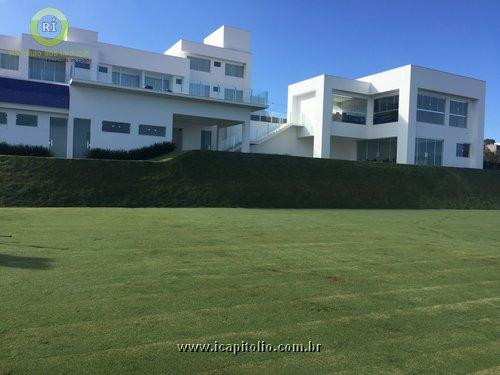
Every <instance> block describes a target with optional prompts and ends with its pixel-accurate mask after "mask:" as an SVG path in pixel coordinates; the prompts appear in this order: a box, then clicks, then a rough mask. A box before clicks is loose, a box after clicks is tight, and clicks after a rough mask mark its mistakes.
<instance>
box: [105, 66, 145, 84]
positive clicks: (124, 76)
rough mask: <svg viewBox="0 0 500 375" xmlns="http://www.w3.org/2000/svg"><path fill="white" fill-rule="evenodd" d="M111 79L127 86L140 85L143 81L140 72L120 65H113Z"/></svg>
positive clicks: (115, 82)
mask: <svg viewBox="0 0 500 375" xmlns="http://www.w3.org/2000/svg"><path fill="white" fill-rule="evenodd" d="M111 79H112V82H113V83H114V84H115V85H120V86H125V87H139V86H140V82H141V76H140V74H139V72H137V71H134V70H129V69H124V68H120V67H113V74H112V76H111Z"/></svg>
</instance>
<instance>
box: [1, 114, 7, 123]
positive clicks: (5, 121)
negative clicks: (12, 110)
mask: <svg viewBox="0 0 500 375" xmlns="http://www.w3.org/2000/svg"><path fill="white" fill-rule="evenodd" d="M0 124H7V113H5V112H0Z"/></svg>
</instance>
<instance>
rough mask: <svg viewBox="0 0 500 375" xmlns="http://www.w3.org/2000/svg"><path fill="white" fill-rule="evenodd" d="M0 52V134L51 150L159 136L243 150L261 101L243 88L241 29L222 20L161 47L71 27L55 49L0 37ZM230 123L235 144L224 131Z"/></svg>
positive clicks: (246, 77)
mask: <svg viewBox="0 0 500 375" xmlns="http://www.w3.org/2000/svg"><path fill="white" fill-rule="evenodd" d="M0 53H1V55H0V56H1V62H0V67H1V68H0V141H3V142H7V143H10V144H30V145H42V146H49V147H50V148H51V150H52V152H53V153H54V155H55V156H59V157H69V158H71V157H77V158H78V157H84V156H85V154H86V152H87V151H88V149H89V148H91V147H92V148H109V149H125V150H129V149H134V148H140V147H143V146H147V145H150V144H153V143H157V142H164V141H174V142H175V143H176V144H177V146H178V147H179V148H181V149H184V150H190V149H207V150H209V149H217V148H220V147H219V143H220V144H221V147H222V145H226V146H225V147H228V148H235V149H236V148H238V149H241V151H243V152H248V151H249V136H250V116H251V114H252V113H253V112H255V111H260V110H264V109H266V108H267V93H266V92H262V93H255V92H254V91H252V89H251V85H250V82H251V62H252V54H251V52H250V33H249V32H247V31H245V30H240V29H236V28H232V27H228V26H222V27H220V28H219V29H218V30H216V31H215V32H213V33H212V34H210V35H209V36H208V37H206V38H205V39H204V41H203V43H198V42H191V41H187V40H184V39H181V40H179V41H178V42H177V43H176V44H175V45H173V46H172V47H171V48H169V49H168V50H167V51H165V52H164V53H152V52H146V51H141V50H137V49H131V48H126V47H120V46H116V45H111V44H106V43H101V42H100V41H99V40H98V35H97V33H96V32H93V31H89V30H82V29H76V28H71V29H70V32H69V35H68V37H67V40H66V41H64V42H62V43H61V44H59V45H57V46H56V47H44V46H41V45H39V44H37V43H36V42H35V40H34V39H33V37H32V36H31V35H30V34H23V35H21V36H18V37H12V36H5V35H0ZM234 125H239V129H240V134H239V137H238V141H237V143H238V144H236V143H234V142H236V141H234V142H233V143H231V142H230V140H228V139H226V138H224V129H225V128H227V127H230V126H234ZM233 138H234V137H233ZM219 140H220V141H219Z"/></svg>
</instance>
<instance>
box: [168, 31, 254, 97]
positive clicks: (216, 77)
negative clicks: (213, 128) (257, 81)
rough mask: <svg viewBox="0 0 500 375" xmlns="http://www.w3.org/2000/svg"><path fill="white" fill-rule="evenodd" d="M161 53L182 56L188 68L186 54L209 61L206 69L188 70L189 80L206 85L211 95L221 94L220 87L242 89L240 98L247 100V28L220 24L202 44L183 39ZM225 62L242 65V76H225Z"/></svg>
mask: <svg viewBox="0 0 500 375" xmlns="http://www.w3.org/2000/svg"><path fill="white" fill-rule="evenodd" d="M236 47H239V48H236ZM165 55H169V56H177V57H181V58H183V60H185V61H187V62H188V68H189V60H188V59H187V57H188V56H194V57H200V58H204V59H208V60H210V72H203V71H197V70H190V72H189V73H190V76H189V79H190V82H191V83H194V84H198V83H201V84H204V85H209V86H210V95H211V97H223V95H224V89H225V88H228V89H238V90H243V98H244V100H245V101H246V102H248V101H249V100H250V95H251V77H252V64H251V63H252V54H251V52H250V33H249V32H248V31H245V30H241V29H236V28H231V27H227V26H222V27H221V28H219V29H217V30H216V31H215V32H213V33H212V34H211V35H209V36H208V37H206V38H205V39H204V42H203V43H197V42H192V41H188V40H185V39H181V40H179V41H178V42H177V43H175V44H174V45H173V46H172V47H171V48H169V49H168V50H167V51H165ZM214 61H219V62H221V66H220V67H216V66H214ZM225 63H234V64H237V65H244V75H243V78H239V77H232V76H226V74H225ZM213 86H220V88H221V92H220V93H219V96H218V94H217V93H216V92H214V91H213V89H212V88H213ZM188 89H189V87H188Z"/></svg>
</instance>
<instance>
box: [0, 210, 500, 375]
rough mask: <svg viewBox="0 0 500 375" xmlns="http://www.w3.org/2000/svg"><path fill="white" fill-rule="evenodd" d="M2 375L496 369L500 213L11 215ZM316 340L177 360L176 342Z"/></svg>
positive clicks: (0, 214)
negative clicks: (313, 347)
mask: <svg viewBox="0 0 500 375" xmlns="http://www.w3.org/2000/svg"><path fill="white" fill-rule="evenodd" d="M0 234H11V235H13V237H12V238H5V237H3V238H0V373H6V374H17V373H41V374H42V373H43V374H57V373H71V374H74V373H83V372H86V373H89V374H93V373H118V374H125V373H158V372H162V373H174V374H182V373H210V374H221V373H222V374H225V373H227V374H235V373H236V374H237V373H274V374H281V373H283V374H289V373H310V374H313V373H315V374H318V373H332V372H336V373H366V374H374V373H423V374H429V373H443V374H444V373H474V372H481V371H483V372H484V373H500V211H399V210H392V211H390V210H388V211H366V210H351V211H347V210H345V211H344V210H317V211H314V210H245V209H1V210H0ZM215 340H218V341H219V343H221V344H222V343H224V344H226V343H227V344H231V343H241V341H242V340H245V341H247V342H249V343H256V342H257V341H259V340H264V341H265V342H266V343H269V344H274V345H278V344H293V343H304V344H307V343H308V341H309V340H311V341H313V342H314V343H319V344H321V351H320V352H319V353H298V354H297V353H281V352H272V353H269V352H267V353H240V354H238V355H233V354H229V353H221V352H219V353H180V352H179V350H178V346H177V344H178V343H214V341H215Z"/></svg>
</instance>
